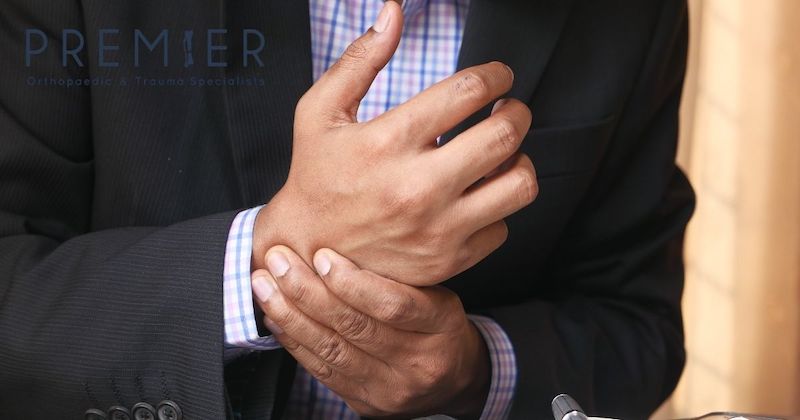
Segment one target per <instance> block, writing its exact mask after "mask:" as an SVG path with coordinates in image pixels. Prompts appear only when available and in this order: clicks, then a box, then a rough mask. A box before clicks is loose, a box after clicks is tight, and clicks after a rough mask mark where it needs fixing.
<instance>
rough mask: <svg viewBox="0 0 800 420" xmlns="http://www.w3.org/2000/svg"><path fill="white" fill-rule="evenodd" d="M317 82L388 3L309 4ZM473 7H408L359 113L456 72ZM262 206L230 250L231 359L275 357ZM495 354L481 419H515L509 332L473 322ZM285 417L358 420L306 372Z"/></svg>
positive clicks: (370, 113) (425, 1)
mask: <svg viewBox="0 0 800 420" xmlns="http://www.w3.org/2000/svg"><path fill="white" fill-rule="evenodd" d="M309 2H310V4H309V5H310V8H309V11H310V17H311V50H312V51H311V53H312V58H313V66H314V79H315V80H316V79H318V78H319V77H320V76H321V75H322V74H323V73H324V72H325V71H326V70H327V69H328V68H329V67H330V66H331V65H332V64H333V63H334V62H336V60H337V59H338V57H339V56H341V54H342V52H343V51H344V50H345V48H346V47H347V46H348V45H349V44H350V43H351V42H352V41H353V40H355V39H356V38H357V37H359V36H360V35H361V34H363V33H364V32H366V31H367V30H368V29H369V27H370V26H371V25H372V22H374V21H375V19H376V18H377V16H378V13H379V12H380V9H381V7H382V6H383V1H381V0H309ZM467 6H468V0H405V1H404V2H403V14H404V16H405V27H404V31H403V38H402V40H401V41H400V46H399V47H398V50H397V52H396V53H395V55H394V57H393V58H392V60H391V61H390V62H389V65H388V66H387V67H386V68H385V69H384V70H383V71H382V72H381V73H380V74H379V75H378V77H377V79H376V80H375V83H374V84H373V85H372V87H371V89H370V90H369V92H368V93H367V95H366V97H365V98H364V100H363V101H362V102H361V106H360V108H359V111H358V120H359V121H369V120H371V119H373V118H375V117H376V116H378V115H380V114H382V113H384V112H386V111H387V110H389V109H391V108H393V107H395V106H397V105H399V104H401V103H403V102H405V101H407V100H408V99H410V98H411V97H412V96H414V95H416V94H417V93H419V92H421V91H422V90H424V89H425V88H427V87H428V86H430V85H432V84H434V83H436V82H438V81H440V80H442V79H444V78H446V77H448V76H450V75H451V74H453V73H454V72H455V70H456V66H457V61H458V53H459V49H460V48H461V39H462V36H463V32H464V24H465V22H466V16H467ZM260 209H261V207H256V208H253V209H250V210H246V211H244V212H242V213H240V214H239V215H238V216H237V217H236V218H235V220H234V222H233V225H232V226H231V230H230V234H229V236H228V243H227V247H226V251H225V268H224V275H223V292H224V307H225V344H226V358H231V357H235V355H236V354H237V353H240V352H246V351H258V350H261V351H264V350H274V349H277V348H279V347H280V344H279V343H278V342H277V341H276V340H275V339H274V337H272V336H266V337H261V336H259V334H258V329H257V327H256V319H255V314H254V311H253V300H252V291H251V289H250V259H251V252H252V236H253V225H254V223H255V218H256V215H257V214H258V211H259V210H260ZM470 319H471V320H472V322H473V323H474V324H475V326H476V327H477V328H478V330H479V331H480V332H481V334H482V335H483V338H484V340H485V341H486V344H487V346H488V348H489V353H490V358H491V365H492V379H491V385H490V390H489V396H488V398H487V401H486V405H485V407H484V410H483V413H482V415H481V419H488V420H496V419H504V418H506V417H507V414H508V410H509V408H510V406H511V402H512V399H513V396H514V386H515V384H516V377H517V367H516V361H515V359H514V350H513V347H512V345H511V341H510V340H509V338H508V336H507V335H506V333H505V332H504V331H503V329H502V328H500V326H499V325H498V324H497V323H496V322H494V321H493V320H491V319H489V318H486V317H481V316H474V315H470ZM285 417H286V418H288V419H323V420H333V419H358V418H359V417H358V415H357V414H356V413H355V412H353V411H352V410H350V408H349V407H348V406H347V405H346V404H345V403H344V401H343V400H342V399H341V398H339V397H338V396H337V395H336V394H335V393H333V392H332V391H331V390H329V389H328V388H326V387H325V386H324V385H323V384H321V383H320V382H318V381H317V380H316V379H314V377H312V376H311V375H310V374H309V373H308V372H306V371H305V370H304V369H303V368H302V366H298V371H297V375H296V377H295V381H294V384H293V387H292V391H291V394H290V398H289V404H288V406H287V408H286V413H285Z"/></svg>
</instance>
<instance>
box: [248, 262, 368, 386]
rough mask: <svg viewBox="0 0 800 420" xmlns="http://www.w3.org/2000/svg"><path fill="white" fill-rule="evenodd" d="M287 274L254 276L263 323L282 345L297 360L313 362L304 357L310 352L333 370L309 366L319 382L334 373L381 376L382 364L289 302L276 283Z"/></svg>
mask: <svg viewBox="0 0 800 420" xmlns="http://www.w3.org/2000/svg"><path fill="white" fill-rule="evenodd" d="M291 270H292V269H289V270H288V271H285V272H284V273H288V272H289V271H291ZM274 274H277V273H274ZM284 275H286V274H284ZM284 275H277V276H273V273H270V272H268V271H266V270H257V271H256V272H254V273H253V291H254V292H255V294H256V297H257V300H258V304H259V305H260V306H261V309H262V310H263V311H264V316H265V321H264V323H265V325H266V326H267V328H269V329H270V331H272V333H273V334H274V335H275V337H276V338H277V339H278V340H279V341H280V342H281V344H283V345H284V347H286V349H287V350H288V351H289V352H291V353H292V354H293V355H296V357H304V358H305V360H309V361H311V358H310V357H309V356H306V355H303V354H302V353H303V352H304V351H308V352H310V353H311V354H312V355H314V356H316V357H317V358H318V359H319V360H320V361H321V362H322V363H324V364H325V366H327V367H328V368H330V370H326V369H323V368H320V367H319V366H313V365H312V366H310V367H311V368H312V369H314V370H316V371H317V374H318V376H320V377H319V379H320V380H330V379H331V376H332V375H333V374H334V373H338V374H339V375H341V376H346V377H350V378H366V377H368V375H377V374H380V372H381V370H380V369H382V366H383V363H382V362H380V361H378V360H377V359H374V358H373V357H371V356H369V355H368V354H366V353H364V352H363V351H361V350H360V349H358V348H357V347H356V346H354V345H352V344H350V343H348V342H347V340H345V339H344V338H343V337H342V336H340V335H339V334H337V333H336V332H335V331H333V330H331V329H329V328H326V327H324V326H323V325H320V324H319V323H318V322H316V321H314V320H313V319H311V318H309V317H308V316H307V315H305V314H304V313H303V312H301V311H300V310H298V309H297V308H296V307H295V306H294V305H293V304H292V302H290V301H289V300H288V299H286V297H285V296H284V295H283V293H282V291H281V290H280V288H279V287H278V285H277V283H276V279H275V277H277V278H278V280H277V281H280V278H281V277H283V276H284ZM298 361H299V360H298ZM307 367H308V366H307Z"/></svg>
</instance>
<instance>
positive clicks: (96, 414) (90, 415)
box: [83, 408, 106, 420]
mask: <svg viewBox="0 0 800 420" xmlns="http://www.w3.org/2000/svg"><path fill="white" fill-rule="evenodd" d="M83 418H84V419H86V420H106V413H105V412H104V411H102V410H98V409H96V408H90V409H88V410H86V412H85V413H83Z"/></svg>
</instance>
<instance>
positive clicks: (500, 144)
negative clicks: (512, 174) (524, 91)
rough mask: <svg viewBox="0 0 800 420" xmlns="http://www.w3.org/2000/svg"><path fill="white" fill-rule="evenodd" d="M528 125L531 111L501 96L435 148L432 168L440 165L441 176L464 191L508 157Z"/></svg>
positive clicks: (518, 102)
mask: <svg viewBox="0 0 800 420" xmlns="http://www.w3.org/2000/svg"><path fill="white" fill-rule="evenodd" d="M530 126H531V111H530V109H528V107H527V106H526V105H525V104H523V103H522V102H520V101H518V100H516V99H501V100H500V101H497V103H496V104H495V108H494V110H493V111H492V115H491V116H490V117H489V118H487V119H485V120H483V121H482V122H480V123H479V124H477V125H475V126H473V127H472V128H470V129H468V130H467V131H465V132H464V133H462V134H460V135H459V136H457V137H456V138H454V139H453V140H451V141H450V142H448V143H447V144H446V145H444V146H443V147H441V148H439V149H437V150H435V151H434V152H433V153H432V154H431V155H430V158H431V159H433V160H434V163H433V164H431V167H433V168H439V169H438V170H440V171H441V179H448V180H452V181H451V182H453V187H455V188H457V189H458V190H459V191H464V190H466V189H467V188H468V187H469V186H471V185H472V184H474V183H475V182H477V181H478V180H480V179H481V178H483V177H485V176H486V175H487V174H488V173H489V172H491V171H492V170H493V169H495V168H497V167H498V166H500V164H501V163H503V162H504V161H506V160H507V159H508V158H509V157H511V155H513V154H514V153H515V152H516V151H517V150H518V149H519V146H520V144H521V143H522V140H523V139H524V138H525V135H526V134H527V133H528V129H530ZM495 220H497V219H495ZM484 226H485V225H484Z"/></svg>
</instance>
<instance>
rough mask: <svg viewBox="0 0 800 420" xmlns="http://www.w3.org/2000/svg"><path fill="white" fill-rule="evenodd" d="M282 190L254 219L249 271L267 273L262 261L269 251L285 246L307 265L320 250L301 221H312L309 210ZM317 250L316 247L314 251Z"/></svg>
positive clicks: (306, 226)
mask: <svg viewBox="0 0 800 420" xmlns="http://www.w3.org/2000/svg"><path fill="white" fill-rule="evenodd" d="M285 189H286V188H285V187H284V188H283V189H281V190H280V191H278V193H277V194H275V196H274V197H273V198H272V200H270V201H269V203H267V204H266V205H264V207H263V208H262V209H261V211H259V212H258V215H257V216H256V221H255V225H254V226H253V254H252V260H251V263H250V267H251V271H255V270H258V269H266V268H267V265H266V261H265V260H264V257H265V256H266V253H267V251H269V249H270V248H272V247H274V246H276V245H284V246H287V247H289V248H291V249H292V250H294V251H295V252H296V253H297V254H298V255H300V257H302V258H303V260H305V261H306V262H307V263H308V264H311V259H312V257H313V253H314V251H316V249H317V248H320V246H319V245H318V244H315V243H314V241H313V240H311V238H312V237H314V236H315V235H313V234H311V231H312V230H311V229H310V228H309V226H308V225H307V224H304V223H305V222H304V221H308V220H314V217H313V215H312V214H311V213H309V211H308V206H303V205H302V204H298V203H297V201H298V200H295V199H293V198H287V197H292V195H291V194H290V193H287V192H286V191H285ZM315 246H316V247H315Z"/></svg>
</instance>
